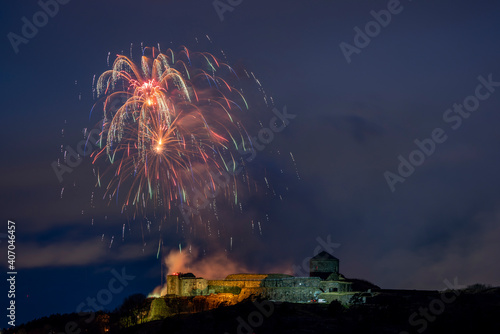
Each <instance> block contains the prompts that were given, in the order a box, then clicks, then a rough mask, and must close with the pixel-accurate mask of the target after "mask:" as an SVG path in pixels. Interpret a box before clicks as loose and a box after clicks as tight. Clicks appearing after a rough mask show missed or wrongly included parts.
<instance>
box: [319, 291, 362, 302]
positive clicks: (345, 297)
mask: <svg viewBox="0 0 500 334" xmlns="http://www.w3.org/2000/svg"><path fill="white" fill-rule="evenodd" d="M355 294H356V292H348V293H335V292H334V293H322V294H320V295H319V296H318V299H324V300H325V301H326V302H327V303H331V302H332V301H334V300H337V301H339V302H340V303H341V304H342V305H349V301H350V300H351V297H352V296H354V295H355Z"/></svg>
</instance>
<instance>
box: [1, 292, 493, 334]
mask: <svg viewBox="0 0 500 334" xmlns="http://www.w3.org/2000/svg"><path fill="white" fill-rule="evenodd" d="M360 299H361V300H362V297H361V298H360ZM128 319H130V318H128ZM85 320H88V318H82V317H81V316H78V315H77V314H65V315H53V316H51V317H48V318H43V319H38V320H34V321H32V322H30V323H28V324H25V325H21V326H19V327H18V328H16V329H15V330H8V331H7V333H67V334H70V333H75V334H76V333H123V334H138V333H152V334H155V333H169V334H174V333H220V334H225V333H245V334H246V333H257V334H260V333H262V334H266V333H269V334H271V333H440V334H441V333H483V334H484V333H495V334H498V333H500V289H499V288H491V289H486V290H483V291H479V292H478V291H459V292H457V291H448V292H447V293H439V292H430V291H429V292H418V293H415V294H411V293H404V292H401V291H391V290H385V292H383V293H380V294H378V295H377V296H375V297H372V298H367V299H366V300H365V301H364V304H359V305H352V306H351V307H349V308H345V307H343V306H342V305H340V304H339V303H336V302H334V303H332V304H330V305H327V304H317V303H311V304H291V303H271V302H269V301H266V300H254V301H251V300H247V301H245V302H242V303H240V304H237V305H233V306H227V307H219V308H217V309H213V310H209V311H204V312H200V313H193V314H178V315H174V316H171V317H167V318H164V319H160V320H155V321H149V322H144V323H140V324H136V325H132V324H131V323H130V322H128V323H127V322H126V321H124V317H123V316H120V315H118V314H116V313H109V314H107V313H102V312H100V313H98V314H96V315H95V318H94V319H92V321H88V323H87V321H85ZM138 321H139V322H140V321H145V320H144V319H142V320H141V319H139V320H138Z"/></svg>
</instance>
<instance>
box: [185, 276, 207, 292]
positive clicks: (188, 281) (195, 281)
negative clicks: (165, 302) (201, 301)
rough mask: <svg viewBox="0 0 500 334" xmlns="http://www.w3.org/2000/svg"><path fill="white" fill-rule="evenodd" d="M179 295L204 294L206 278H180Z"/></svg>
mask: <svg viewBox="0 0 500 334" xmlns="http://www.w3.org/2000/svg"><path fill="white" fill-rule="evenodd" d="M180 283H181V284H180V295H181V296H196V295H202V294H205V293H206V291H207V286H208V284H207V280H206V279H204V278H181V279H180Z"/></svg>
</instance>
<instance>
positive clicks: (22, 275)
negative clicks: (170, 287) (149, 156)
mask: <svg viewBox="0 0 500 334" xmlns="http://www.w3.org/2000/svg"><path fill="white" fill-rule="evenodd" d="M42 2H43V0H42ZM48 2H50V1H48ZM61 2H64V1H62V0H61ZM216 3H217V2H216ZM227 3H229V2H226V1H224V0H221V1H220V2H218V4H219V6H224V5H220V4H227ZM232 3H233V5H232V6H231V5H225V6H229V7H225V8H226V9H227V10H225V11H224V9H219V11H224V12H223V13H218V12H217V10H216V9H215V8H214V3H213V2H212V1H211V0H207V1H191V0H188V1H171V0H163V1H160V0H143V1H129V0H125V1H114V0H109V1H95V0H89V1H83V0H71V1H67V3H65V4H59V8H58V11H57V13H54V14H53V15H52V16H53V17H48V22H47V23H46V24H44V22H42V24H41V27H39V28H38V31H37V32H36V34H35V33H33V32H31V33H32V36H31V37H29V38H27V39H25V40H24V42H17V44H16V42H14V44H13V43H12V42H11V39H12V36H13V35H12V34H11V35H9V33H14V34H16V35H18V36H20V37H22V35H23V32H22V28H23V25H24V24H25V22H26V21H23V17H25V18H26V20H27V21H29V22H33V15H36V13H37V12H39V11H40V10H42V9H41V7H40V5H39V4H38V3H37V2H36V1H8V2H7V3H5V4H4V8H3V10H2V12H1V14H0V26H1V31H2V35H3V36H4V37H3V43H2V48H1V52H2V53H1V57H2V58H1V59H2V62H1V66H2V76H1V78H0V80H1V87H2V116H3V117H2V131H1V132H0V136H1V143H2V148H1V149H2V152H1V153H2V154H1V157H2V164H1V166H0V175H1V190H2V191H1V200H0V205H1V212H2V224H3V225H2V228H1V230H0V233H2V236H3V238H2V239H0V240H1V241H2V242H1V246H2V254H4V255H3V257H2V259H1V263H2V268H3V270H5V272H6V271H7V268H6V263H7V256H6V253H7V252H6V248H7V247H6V246H7V243H6V239H5V233H6V232H7V220H12V221H14V222H15V223H16V254H17V255H16V256H17V258H16V265H17V271H18V274H17V281H16V306H17V319H16V320H17V323H18V324H20V323H22V322H26V321H29V320H32V319H34V318H37V317H41V316H45V315H49V314H52V313H68V312H74V311H75V310H77V307H78V305H79V304H81V303H82V302H85V301H86V299H87V298H88V297H91V298H92V297H96V296H97V295H98V294H99V291H101V289H107V288H108V282H109V281H110V279H111V278H112V277H113V274H112V270H116V271H117V272H122V270H125V272H126V274H127V275H131V276H134V277H135V278H134V279H132V280H130V281H129V282H128V281H127V286H125V288H124V289H123V290H122V291H121V292H120V293H116V294H114V295H113V298H112V300H111V301H110V302H109V303H107V305H105V306H104V308H105V309H113V308H115V307H117V306H118V305H120V304H121V302H122V301H123V299H124V298H125V297H126V296H128V295H131V294H133V293H144V294H148V293H149V292H151V291H152V290H153V289H154V288H155V287H156V286H158V285H159V284H160V283H161V271H160V268H161V262H162V260H161V259H157V250H158V243H159V240H162V241H163V249H162V252H163V255H166V254H168V253H169V252H177V253H178V252H179V244H181V247H182V251H183V252H188V251H189V247H191V251H192V254H197V257H196V260H195V261H194V262H192V263H191V265H190V267H189V269H190V270H191V271H193V273H195V274H197V273H198V272H199V271H202V270H198V271H197V270H196V269H197V268H204V267H206V263H210V264H212V263H215V264H214V266H212V268H219V267H220V268H224V267H227V268H228V269H227V270H243V269H245V270H248V271H253V272H266V271H277V270H280V271H288V272H290V273H295V274H298V271H300V270H297V268H301V267H302V263H303V261H304V259H306V258H308V257H310V256H313V255H314V254H315V252H317V251H318V249H319V248H322V249H326V250H329V251H331V252H332V253H333V254H334V255H335V256H336V257H338V258H339V259H340V261H341V262H340V271H341V272H342V273H343V274H344V275H345V276H346V277H351V278H363V279H366V280H368V281H370V282H373V283H374V284H377V285H379V286H381V287H383V288H405V289H445V288H446V285H445V283H443V281H444V280H445V279H447V280H449V281H453V280H454V279H455V278H456V279H457V280H458V282H459V283H460V284H463V285H469V284H474V283H485V284H491V285H500V267H499V266H498V254H500V242H499V241H500V177H499V174H498V171H499V169H500V150H499V148H500V131H498V126H499V122H500V114H499V110H500V62H499V59H500V44H499V43H498V41H499V37H500V34H499V31H500V21H499V20H498V13H499V12H500V3H499V2H497V1H483V0H481V1H467V2H457V1H439V2H436V1H423V0H413V1H408V0H402V1H401V3H400V4H399V6H398V5H397V3H396V2H395V1H389V3H388V1H369V2H368V1H366V2H363V3H361V2H359V1H358V2H356V3H355V4H354V3H353V2H352V1H281V2H270V1H263V0H252V1H250V0H243V1H232ZM235 5H236V6H235ZM220 8H223V7H220ZM228 8H229V9H231V10H229V9H228ZM388 9H389V10H391V11H392V12H393V13H392V14H391V19H390V22H388V23H387V24H385V23H384V25H385V27H381V28H380V25H373V24H371V25H370V24H369V25H368V28H369V29H373V30H371V31H369V34H371V36H372V37H369V36H368V37H367V38H369V39H370V40H369V42H368V41H367V40H366V38H365V39H363V37H359V36H358V38H357V39H356V40H355V36H356V34H358V33H357V32H356V31H359V30H357V29H356V30H355V28H356V27H358V28H359V29H360V30H361V31H362V32H364V31H365V28H366V24H367V23H369V22H370V21H373V20H374V16H373V14H371V13H370V12H371V11H375V12H377V13H379V12H380V11H382V10H384V11H386V12H387V10H388ZM389 13H390V12H389ZM219 14H220V15H219ZM221 16H222V18H223V20H221ZM42 18H43V17H42ZM38 19H40V17H38ZM383 19H384V17H382V18H380V20H383ZM385 19H386V20H387V17H385ZM370 27H371V28H370ZM374 27H375V28H374ZM377 27H379V28H380V29H378V28H377ZM377 29H378V30H377ZM25 32H26V31H25ZM28 33H29V32H28ZM206 35H208V36H209V37H210V40H211V41H209V40H208V39H207V37H206ZM9 36H10V39H9ZM22 38H24V37H22ZM131 43H132V44H133V53H134V55H139V54H140V52H141V43H143V45H144V46H156V45H157V44H158V43H159V44H160V45H161V46H162V48H163V47H165V49H166V48H168V47H171V48H174V49H178V48H179V47H180V46H182V45H185V46H187V47H188V48H189V49H190V50H194V51H208V52H210V53H212V54H214V55H215V56H217V57H219V58H221V57H222V55H221V52H220V50H224V53H225V54H226V55H227V62H228V63H229V64H231V65H234V66H235V68H236V67H237V68H245V69H247V70H248V71H251V72H253V73H254V74H255V76H256V77H257V78H258V79H259V81H260V82H261V83H262V86H263V87H264V89H265V92H266V94H267V95H268V96H272V97H273V99H274V106H269V107H266V106H265V105H263V104H262V102H263V101H262V99H260V98H259V97H254V98H253V99H252V98H251V99H250V102H253V101H254V102H255V105H257V106H259V107H258V108H254V110H255V113H256V116H255V119H258V120H261V121H262V123H264V126H267V124H268V122H269V119H271V118H272V116H273V114H272V111H271V110H272V108H273V107H275V108H276V109H278V110H280V111H281V112H282V111H283V109H284V108H286V110H287V113H288V114H293V115H295V116H296V117H295V118H293V119H290V123H289V124H288V126H287V127H286V128H285V130H283V131H282V132H280V133H276V134H275V138H274V140H273V141H272V142H271V143H269V144H268V145H266V147H265V149H264V150H262V151H260V152H259V153H258V157H257V159H256V160H255V161H254V162H252V163H251V164H250V166H249V169H250V170H251V171H252V173H251V174H252V177H254V178H255V180H256V181H255V182H256V183H258V184H260V185H261V188H259V189H262V188H263V189H264V190H262V191H261V192H258V193H254V194H249V195H243V196H242V207H243V209H242V210H240V209H239V208H238V207H237V208H230V206H229V205H225V204H221V206H220V207H219V208H218V210H219V212H218V214H219V218H220V221H219V222H217V223H215V222H214V225H213V226H214V231H212V232H211V234H209V233H208V232H206V228H203V227H202V226H201V225H196V224H195V225H196V226H198V227H197V232H196V233H194V232H193V233H190V232H186V230H183V224H182V223H179V222H178V217H179V212H178V211H175V210H176V209H174V210H173V211H172V212H171V213H170V217H169V219H167V221H166V222H165V223H164V227H163V228H162V231H161V233H160V232H158V225H159V219H158V218H155V217H152V216H148V217H142V218H137V219H135V220H133V219H130V218H127V217H125V215H121V214H120V213H119V209H118V208H117V206H116V205H112V204H111V205H109V206H108V205H104V204H103V203H101V202H102V200H101V199H100V198H98V196H96V199H94V201H95V202H96V203H97V204H96V208H94V209H93V210H92V209H89V202H90V196H91V192H92V191H93V189H94V184H95V183H96V180H95V178H94V176H93V175H92V164H91V159H90V158H88V157H85V158H83V161H82V163H81V164H80V165H79V166H78V167H76V168H74V170H73V172H72V173H71V174H65V175H64V180H63V182H59V180H58V178H57V177H56V174H55V172H54V170H53V168H52V166H51V164H52V163H53V162H54V161H57V159H58V158H60V157H61V152H60V147H61V145H64V146H66V145H70V146H72V147H74V146H76V145H77V143H78V142H79V141H80V140H82V138H83V137H82V134H81V130H82V129H83V128H92V127H93V126H94V125H95V123H96V119H92V120H90V121H89V113H90V110H91V108H92V106H93V104H94V103H95V100H94V99H93V97H92V79H93V76H94V75H97V76H99V74H101V73H102V72H104V71H105V70H107V69H108V65H107V57H108V52H109V53H110V54H111V56H110V62H112V61H113V59H114V57H115V55H117V54H121V53H122V52H123V54H125V55H129V53H130V46H131ZM341 43H344V44H341ZM341 45H343V47H341ZM346 45H348V46H346ZM346 48H347V49H346ZM343 50H344V52H343ZM345 50H348V51H345ZM353 50H354V51H353ZM16 51H17V52H16ZM346 54H348V56H347V57H346ZM488 82H489V83H488ZM480 86H481V87H480ZM455 104H456V105H455ZM461 104H465V106H464V107H463V108H462V109H460V106H458V105H461ZM454 105H455V107H454ZM466 108H467V110H469V109H470V110H471V111H467V110H466ZM449 109H450V110H449ZM249 128H251V129H253V130H254V133H255V134H256V132H255V131H258V130H259V128H258V127H255V126H253V125H252V124H249ZM62 129H64V136H63V134H62V132H61V131H62ZM436 129H437V130H436ZM433 137H434V139H432V138H433ZM416 142H417V143H421V144H420V145H421V146H422V145H427V146H423V147H424V148H423V149H420V151H422V150H424V151H425V150H427V153H428V154H425V153H419V152H413V151H415V150H419V146H417V144H416ZM422 143H423V144H422ZM290 152H291V153H292V154H290ZM412 152H413V153H412ZM292 155H293V158H294V160H295V164H294V161H293V160H292ZM400 156H401V157H400ZM402 159H403V160H404V161H403V160H402ZM410 160H411V161H413V162H414V163H415V164H417V166H416V167H409V164H411V162H410ZM401 161H403V162H401ZM400 164H402V165H405V166H403V167H399V166H400ZM398 168H399V169H400V171H399V172H398ZM413 169H414V170H413ZM281 171H283V172H281ZM402 174H404V175H402ZM264 176H266V177H268V181H269V182H270V183H271V184H272V187H274V188H273V189H276V192H277V193H278V195H282V200H281V199H279V198H278V195H277V196H274V194H272V191H267V194H266V191H265V184H264V186H262V184H263V182H264ZM388 178H389V182H388ZM403 180H404V182H402V181H403ZM63 187H64V192H63V196H62V198H61V190H62V188H63ZM219 201H220V202H221V203H224V201H225V200H224V199H223V198H220V199H219ZM82 211H83V212H82ZM207 215H208V213H207ZM92 219H94V222H93V224H92ZM148 221H149V222H150V223H151V226H152V228H151V232H144V228H145V226H146V225H147V224H148ZM252 221H253V222H254V228H253V229H252V227H251V222H252ZM259 222H260V229H259V228H258V227H257V226H258V225H257V224H258V223H259ZM123 224H126V226H127V227H126V233H125V235H124V237H123V238H122V227H123ZM200 224H201V223H200ZM141 228H142V229H143V230H142V231H141ZM215 230H219V232H220V234H219V233H218V232H216V231H215ZM113 236H114V241H113V244H112V245H111V247H110V243H111V238H112V237H113ZM230 237H232V238H233V239H232V240H233V241H232V245H231V246H230V241H229V240H230ZM325 244H326V247H325ZM328 245H329V246H328ZM172 254H175V253H172ZM221 254H222V255H221ZM218 266H219V267H218ZM170 269H172V268H170ZM221 270H223V269H221ZM5 276H6V274H4V277H5ZM208 278H210V277H208ZM3 282H4V283H2V285H1V286H2V292H1V294H2V299H1V300H2V308H4V307H7V303H8V299H7V297H6V296H5V294H6V292H7V286H6V285H5V280H3ZM2 319H3V320H2V324H1V325H0V326H1V327H6V326H7V323H6V320H5V316H4V315H2Z"/></svg>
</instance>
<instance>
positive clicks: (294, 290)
mask: <svg viewBox="0 0 500 334" xmlns="http://www.w3.org/2000/svg"><path fill="white" fill-rule="evenodd" d="M320 293H321V291H320V290H318V289H317V288H313V287H277V288H272V287H268V288H244V289H242V290H241V293H240V296H239V298H238V299H239V301H241V300H244V299H246V298H249V297H250V296H251V295H255V296H257V295H258V296H262V297H263V298H267V299H270V300H274V301H283V302H291V303H305V302H308V301H310V300H311V299H314V298H316V296H317V295H319V294H320Z"/></svg>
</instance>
